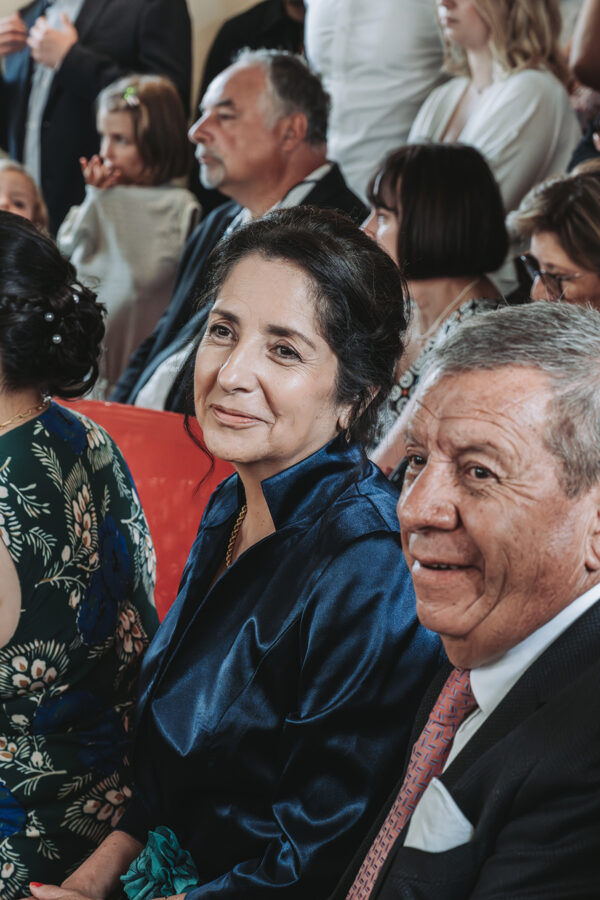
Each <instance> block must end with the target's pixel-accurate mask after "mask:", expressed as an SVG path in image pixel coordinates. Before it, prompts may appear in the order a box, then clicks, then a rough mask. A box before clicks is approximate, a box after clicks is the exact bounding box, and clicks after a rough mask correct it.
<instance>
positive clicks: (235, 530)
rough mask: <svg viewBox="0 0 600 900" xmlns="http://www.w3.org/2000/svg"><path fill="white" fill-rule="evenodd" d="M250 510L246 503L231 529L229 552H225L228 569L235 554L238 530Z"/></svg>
mask: <svg viewBox="0 0 600 900" xmlns="http://www.w3.org/2000/svg"><path fill="white" fill-rule="evenodd" d="M247 512H248V507H247V506H246V504H245V503H244V505H243V506H242V508H241V509H240V514H239V516H238V517H237V519H236V520H235V525H234V526H233V528H232V529H231V535H230V536H229V543H228V544H227V552H226V554H225V568H226V569H228V568H229V566H230V565H231V558H232V556H233V548H234V547H235V542H236V539H237V536H238V532H239V530H240V528H241V527H242V522H243V521H244V518H245V517H246V513H247Z"/></svg>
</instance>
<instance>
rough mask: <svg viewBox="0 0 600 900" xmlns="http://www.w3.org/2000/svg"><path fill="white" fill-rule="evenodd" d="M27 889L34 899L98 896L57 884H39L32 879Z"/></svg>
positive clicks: (89, 899) (92, 899) (78, 899)
mask: <svg viewBox="0 0 600 900" xmlns="http://www.w3.org/2000/svg"><path fill="white" fill-rule="evenodd" d="M29 890H30V891H31V896H32V898H34V900H99V898H98V897H90V896H88V895H86V894H82V893H80V892H79V891H76V890H69V888H67V887H64V886H61V885H58V884H40V883H39V882H36V881H32V882H30V884H29Z"/></svg>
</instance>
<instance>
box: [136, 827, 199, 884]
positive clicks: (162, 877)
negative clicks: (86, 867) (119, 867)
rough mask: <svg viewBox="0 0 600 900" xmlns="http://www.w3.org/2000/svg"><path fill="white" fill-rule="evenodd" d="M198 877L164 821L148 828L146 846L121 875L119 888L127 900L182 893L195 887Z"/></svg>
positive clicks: (191, 862) (184, 851) (185, 851)
mask: <svg viewBox="0 0 600 900" xmlns="http://www.w3.org/2000/svg"><path fill="white" fill-rule="evenodd" d="M199 880H200V878H199V875H198V870H197V869H196V866H195V865H194V860H193V859H192V857H191V856H190V854H189V853H188V851H187V850H183V848H182V847H181V846H180V844H179V841H178V840H177V838H176V837H175V834H174V833H173V832H172V831H171V829H170V828H167V827H166V826H164V825H159V827H158V828H157V829H156V831H149V832H148V840H147V841H146V846H145V847H144V849H143V850H142V852H141V853H140V855H139V856H138V857H137V858H136V859H134V861H133V862H132V863H131V865H130V866H129V869H128V870H127V872H126V873H125V875H121V881H122V882H123V890H124V891H125V893H126V894H127V896H128V898H129V900H150V898H153V897H170V896H172V895H173V894H184V893H185V892H186V891H188V890H189V889H190V888H192V887H197V886H198V882H199Z"/></svg>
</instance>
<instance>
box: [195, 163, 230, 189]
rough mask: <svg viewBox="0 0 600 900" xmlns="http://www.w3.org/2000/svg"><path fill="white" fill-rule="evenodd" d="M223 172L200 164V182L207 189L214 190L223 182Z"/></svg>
mask: <svg viewBox="0 0 600 900" xmlns="http://www.w3.org/2000/svg"><path fill="white" fill-rule="evenodd" d="M223 178H224V176H223V173H222V172H218V171H212V170H211V169H206V167H205V166H200V184H201V185H202V187H203V188H205V189H206V190H207V191H214V190H216V189H217V188H219V187H220V186H221V185H222V184H223Z"/></svg>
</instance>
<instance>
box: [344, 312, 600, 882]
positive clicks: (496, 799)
mask: <svg viewBox="0 0 600 900" xmlns="http://www.w3.org/2000/svg"><path fill="white" fill-rule="evenodd" d="M405 437H406V453H407V459H408V468H407V472H406V478H405V483H404V487H403V492H402V495H401V498H400V501H399V505H398V514H399V519H400V524H401V528H402V537H403V546H404V551H405V555H406V559H407V562H408V565H409V568H410V569H411V572H412V576H413V580H414V585H415V590H416V595H417V612H418V615H419V618H420V620H421V622H422V623H423V624H424V625H426V626H427V627H428V628H431V629H432V630H434V631H437V632H438V633H439V634H440V635H441V637H442V641H443V643H444V647H445V650H446V653H447V655H448V659H449V660H450V662H449V664H448V666H447V667H446V668H445V669H444V670H442V671H441V672H440V673H439V676H438V677H437V678H436V680H435V683H434V684H433V685H432V686H431V689H430V692H429V695H428V696H427V697H426V698H425V700H424V703H423V705H422V707H421V710H420V713H419V714H418V716H417V721H416V723H415V727H414V732H413V738H412V751H411V754H410V759H409V761H408V765H407V768H406V770H405V773H404V775H403V777H402V779H401V781H400V783H399V784H398V785H396V787H395V789H394V790H393V792H392V795H391V797H390V800H389V802H388V804H387V805H386V808H385V809H384V810H382V813H381V815H380V818H379V820H378V821H377V822H376V823H375V824H374V826H373V828H372V831H371V833H370V834H369V835H368V836H367V838H366V839H365V841H364V844H363V847H362V848H361V850H360V851H359V853H358V854H357V856H356V858H355V860H354V862H353V864H352V865H351V866H350V867H349V869H348V871H347V873H346V876H345V878H344V880H343V882H342V883H341V884H340V885H339V886H338V889H337V891H336V892H335V894H334V896H335V897H336V898H346V897H347V898H348V900H359V898H360V900H367V898H372V900H375V898H377V900H392V898H393V900H396V898H398V900H400V898H403V900H404V898H406V900H409V898H414V900H417V898H419V900H465V898H473V900H474V898H477V900H483V898H517V897H527V898H536V900H547V898H549V897H556V898H565V900H566V898H569V900H576V898H581V900H583V898H592V897H598V896H599V892H600V826H599V823H600V715H599V713H600V709H599V698H600V603H599V602H598V600H599V599H600V454H599V452H598V447H599V446H600V314H598V313H597V312H596V311H593V310H591V309H586V308H584V307H580V306H574V305H571V304H566V303H564V304H558V303H547V302H540V303H535V304H531V305H529V306H526V307H516V308H512V309H504V310H502V311H499V312H494V313H488V314H487V315H486V316H482V317H480V319H479V320H478V321H477V322H473V323H468V324H465V325H464V326H462V327H461V328H460V329H458V331H457V332H456V335H453V336H452V337H450V338H449V340H448V341H447V342H446V344H445V345H444V346H443V347H442V348H441V349H439V350H438V351H437V352H436V353H435V354H434V356H433V359H432V361H431V365H430V368H429V369H428V370H427V373H426V374H425V377H423V379H422V382H421V385H420V388H419V390H418V391H417V393H416V396H415V398H414V400H413V401H412V408H411V410H410V415H409V418H408V421H407V426H406V435H405Z"/></svg>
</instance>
